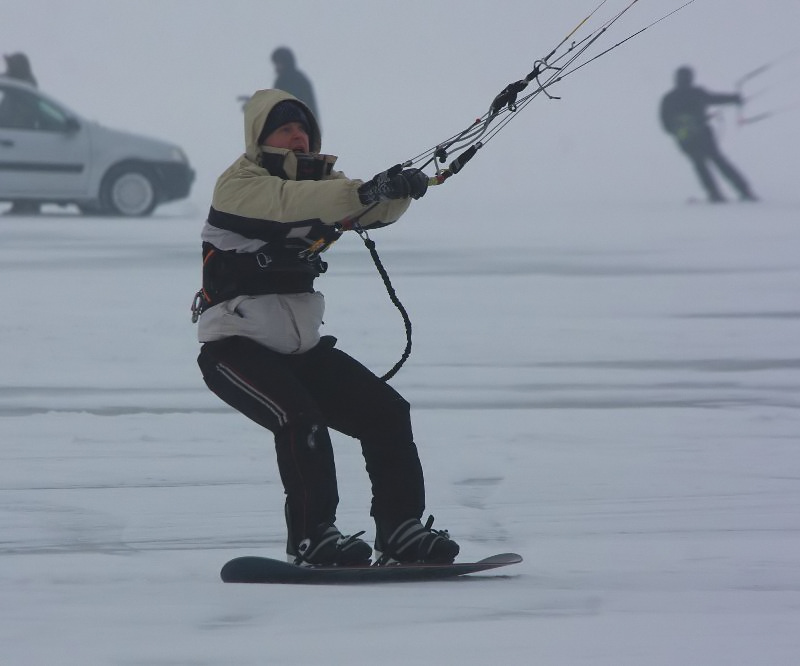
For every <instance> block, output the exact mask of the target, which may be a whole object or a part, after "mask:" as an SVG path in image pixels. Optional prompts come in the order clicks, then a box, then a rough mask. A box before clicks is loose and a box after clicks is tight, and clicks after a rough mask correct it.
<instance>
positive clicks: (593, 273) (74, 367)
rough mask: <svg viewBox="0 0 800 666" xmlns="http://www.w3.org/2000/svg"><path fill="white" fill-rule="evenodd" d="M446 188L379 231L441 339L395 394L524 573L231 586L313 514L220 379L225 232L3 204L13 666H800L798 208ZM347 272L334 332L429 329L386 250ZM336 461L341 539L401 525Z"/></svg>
mask: <svg viewBox="0 0 800 666" xmlns="http://www.w3.org/2000/svg"><path fill="white" fill-rule="evenodd" d="M435 196H441V195H440V193H439V192H438V191H437V192H436V193H435V194H434V193H432V194H430V195H429V197H435ZM427 201H428V199H426V200H424V201H423V202H419V203H418V204H415V207H414V209H413V210H412V212H411V213H409V215H408V216H407V218H406V219H404V220H403V221H402V222H401V223H398V224H397V225H395V227H393V228H390V229H387V230H383V231H379V232H375V233H373V234H372V236H373V238H374V240H376V241H377V243H378V249H379V251H380V252H381V256H382V258H383V260H384V262H385V264H386V267H387V268H388V270H389V272H390V274H391V276H392V278H393V281H394V284H395V287H396V289H397V292H398V294H399V296H400V298H401V299H402V300H403V302H404V304H405V305H406V307H407V309H408V311H409V313H410V315H411V318H412V321H413V326H414V328H413V331H414V350H413V354H412V356H411V359H410V361H409V362H408V364H407V365H406V367H405V368H404V369H403V370H402V371H401V372H400V374H399V375H398V376H397V377H396V378H395V380H393V384H394V385H395V386H396V387H397V388H398V389H399V390H400V391H401V392H402V393H403V394H404V395H405V396H406V397H407V398H408V399H409V400H410V401H411V403H412V405H413V406H414V412H413V416H414V423H415V434H416V439H417V442H418V445H419V448H420V451H421V455H422V458H423V463H424V465H425V469H426V476H427V482H428V501H429V510H430V512H432V513H433V514H434V515H435V516H436V519H437V525H439V526H441V527H446V528H448V529H449V530H450V531H451V533H452V534H453V536H454V537H455V538H456V539H457V540H458V541H459V542H460V543H461V545H462V556H461V559H464V560H468V559H475V558H480V557H484V556H486V555H489V554H492V553H495V552H504V551H514V552H519V553H521V554H522V555H523V556H524V557H525V561H524V563H522V564H521V565H517V566H515V567H512V568H509V569H505V570H502V572H499V573H498V574H492V575H485V576H475V577H472V578H470V579H465V580H458V581H450V582H441V583H420V584H417V583H414V584H404V585H378V586H358V587H293V586H239V585H225V584H223V583H222V582H220V580H219V577H218V572H219V568H220V567H221V566H222V564H223V563H224V562H225V561H226V560H228V559H229V558H231V557H234V556H238V555H243V554H253V553H261V554H267V555H280V553H281V552H282V548H283V529H284V526H283V518H282V490H281V487H280V483H279V479H278V476H277V473H276V468H275V464H274V452H273V447H272V443H271V439H270V437H269V434H268V433H265V432H263V431H261V430H260V429H259V428H258V427H257V426H255V425H254V424H252V423H250V422H249V421H247V420H246V419H244V418H243V417H241V416H240V415H238V414H236V413H234V412H232V411H231V410H229V409H228V408H227V407H225V406H224V405H223V404H222V403H221V402H219V401H218V400H217V399H216V398H215V397H214V396H213V395H212V394H211V393H210V392H208V391H207V389H206V388H205V387H204V385H203V383H202V380H201V378H200V374H199V371H198V370H197V368H196V365H195V362H194V359H195V356H196V353H197V343H196V341H195V328H194V327H193V326H192V324H191V323H190V319H189V304H190V301H191V298H192V295H193V293H194V291H195V290H196V289H197V287H198V286H199V285H198V281H199V250H200V248H199V240H198V233H199V229H200V226H201V223H202V218H203V215H202V213H191V212H190V211H181V210H180V209H179V211H178V212H174V211H173V212H170V211H166V212H161V213H160V214H158V215H157V216H155V217H153V218H151V219H146V220H135V221H127V220H114V219H92V218H81V217H78V216H74V215H70V214H61V213H59V212H57V210H56V209H53V210H52V211H49V212H48V213H47V214H46V215H43V216H41V217H40V218H30V219H26V218H13V217H8V216H6V217H4V218H0V271H2V272H1V274H2V277H3V291H4V294H3V316H2V318H0V339H2V345H1V346H0V441H1V442H2V444H0V598H1V599H2V604H0V662H2V663H3V664H10V665H11V664H13V665H15V666H16V665H25V666H27V665H37V666H38V665H40V664H59V665H71V664H76V665H78V664H80V665H86V664H114V665H121V666H129V665H132V664H153V665H162V664H163V665H178V664H180V665H184V664H192V665H195V664H196V665H204V664H209V665H210V664H213V665H219V664H236V665H237V666H245V665H250V664H252V665H256V664H258V665H262V664H278V665H282V664H292V665H297V666H299V665H304V664H309V665H318V664H348V665H349V664H375V663H378V664H384V665H386V666H393V665H401V664H402V665H406V664H412V663H417V664H436V665H444V664H458V665H459V666H470V665H476V666H477V665H481V666H483V665H485V664H498V663H519V664H522V663H525V664H528V663H531V664H559V665H567V664H569V665H574V664H592V665H599V666H605V665H608V666H642V665H643V664H647V665H648V666H656V665H658V666H661V665H663V666H675V665H676V664H681V665H683V664H693V665H695V664H696V665H702V666H707V665H710V664H725V665H726V666H732V665H752V664H770V665H771V666H776V665H787V666H788V665H789V664H795V663H797V655H798V653H799V652H800V638H798V635H797V631H796V629H797V627H798V626H799V625H800V453H798V451H797V446H798V442H799V440H800V437H798V435H800V353H798V340H800V302H798V285H800V254H798V247H800V226H799V225H798V224H797V220H798V219H800V216H799V215H798V213H799V212H800V205H798V204H796V203H795V204H792V203H783V204H781V203H776V202H766V203H762V204H757V205H746V206H742V205H738V204H730V205H726V206H719V207H709V206H705V205H685V204H683V203H674V204H664V203H652V204H643V203H630V204H615V205H612V204H608V205H599V204H597V205H592V206H589V205H580V204H577V203H575V204H568V205H555V204H547V203H541V202H537V203H536V204H535V205H531V206H529V207H527V208H525V207H522V206H520V207H517V208H516V210H517V211H518V213H516V218H514V216H513V215H512V216H511V218H510V219H509V214H508V212H505V213H504V214H503V215H502V216H500V215H495V216H494V217H493V216H492V215H491V213H488V212H487V211H465V210H463V209H460V208H458V206H454V207H453V215H452V216H451V217H449V218H443V217H441V216H438V215H432V214H431V212H430V211H431V210H433V208H427V207H426V203H427ZM450 203H454V202H450ZM328 259H329V261H330V264H331V268H330V270H329V272H328V274H327V275H325V276H324V277H323V278H322V279H321V281H320V283H319V286H320V288H321V289H322V290H323V291H324V292H325V294H326V296H327V301H328V313H327V317H326V332H327V333H331V334H334V335H336V336H337V337H338V338H339V341H340V342H339V344H340V346H341V347H342V348H344V349H346V350H348V351H350V352H352V353H354V354H355V355H356V356H358V357H359V358H361V359H362V360H363V361H364V362H366V363H367V364H368V365H370V367H372V368H373V369H375V371H376V372H383V371H385V370H386V369H388V368H389V367H391V365H392V364H393V363H394V362H395V360H396V359H397V358H398V356H399V354H400V352H401V351H402V348H403V343H404V337H403V326H402V322H401V319H400V317H399V315H398V314H397V312H396V311H395V310H394V309H393V307H392V306H391V304H390V303H389V301H388V298H387V297H386V295H385V292H384V291H383V286H382V284H381V282H380V279H379V278H378V277H377V275H376V273H375V272H374V269H373V267H372V264H371V262H370V259H369V255H368V254H367V252H366V250H365V249H364V248H363V246H362V245H361V242H360V240H359V239H358V238H357V237H355V236H348V237H346V238H344V239H343V240H342V241H340V242H339V243H338V244H337V245H336V246H335V247H334V248H333V249H332V250H331V251H330V253H329V255H328ZM334 445H335V449H336V454H337V464H338V468H339V475H340V491H341V495H342V502H341V507H340V512H339V525H340V526H341V527H342V529H343V530H345V531H349V532H352V531H355V530H359V529H366V530H367V533H368V535H372V534H373V526H372V525H371V523H370V520H369V517H368V515H367V513H368V501H369V497H368V495H369V488H368V484H367V479H366V474H365V472H364V470H363V464H362V461H361V457H360V453H359V451H358V446H357V443H355V442H354V441H352V440H349V439H347V438H343V437H341V436H338V435H337V436H336V437H335V439H334Z"/></svg>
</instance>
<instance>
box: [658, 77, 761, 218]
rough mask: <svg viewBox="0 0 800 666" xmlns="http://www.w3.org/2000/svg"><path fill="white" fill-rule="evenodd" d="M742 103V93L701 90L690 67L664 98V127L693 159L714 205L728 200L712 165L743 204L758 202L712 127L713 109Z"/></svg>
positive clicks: (662, 116)
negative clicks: (711, 114) (711, 167)
mask: <svg viewBox="0 0 800 666" xmlns="http://www.w3.org/2000/svg"><path fill="white" fill-rule="evenodd" d="M742 101H743V100H742V96H741V95H739V94H735V93H730V94H726V93H711V92H708V91H706V90H704V89H703V88H698V87H697V86H695V85H694V72H693V71H692V69H691V68H690V67H679V68H678V70H677V71H676V72H675V87H674V88H673V89H672V90H670V91H669V92H668V93H667V94H666V95H664V97H663V98H662V99H661V108H660V115H661V125H662V126H663V128H664V129H665V130H666V131H667V133H669V134H671V135H672V136H673V137H674V138H675V140H676V141H677V142H678V147H679V148H680V149H681V151H683V153H684V154H685V155H686V156H687V157H688V158H689V160H690V161H691V163H692V165H693V166H694V169H695V171H696V172H697V176H698V177H699V178H700V183H701V184H702V186H703V189H704V190H705V191H706V194H707V195H708V200H709V201H711V202H713V203H718V202H722V201H725V197H723V196H722V193H721V192H720V191H719V187H718V186H717V183H716V180H715V179H714V176H713V174H712V173H711V169H710V168H709V164H713V165H715V166H716V167H717V169H718V170H719V172H720V173H721V174H722V175H723V177H724V178H725V179H726V180H727V181H728V182H729V183H730V184H731V185H732V186H733V188H734V189H735V190H736V191H737V192H738V193H739V197H740V199H742V201H755V200H756V197H755V196H754V195H753V193H752V191H751V190H750V186H749V185H748V183H747V181H746V180H745V179H744V176H742V175H741V174H740V173H739V171H737V169H736V167H734V166H733V164H731V163H730V162H729V161H728V160H727V159H726V158H725V156H724V155H723V154H722V153H721V152H720V150H719V147H718V146H717V141H716V139H715V138H714V132H713V131H712V129H711V126H710V125H709V124H708V114H707V109H708V107H709V106H713V105H717V104H742Z"/></svg>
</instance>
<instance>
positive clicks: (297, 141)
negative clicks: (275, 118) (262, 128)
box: [262, 122, 309, 153]
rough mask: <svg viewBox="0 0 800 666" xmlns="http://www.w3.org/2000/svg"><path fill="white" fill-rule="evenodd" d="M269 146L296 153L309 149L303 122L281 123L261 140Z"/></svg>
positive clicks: (305, 151)
mask: <svg viewBox="0 0 800 666" xmlns="http://www.w3.org/2000/svg"><path fill="white" fill-rule="evenodd" d="M262 145H264V146H270V147H271V148H285V149H287V150H292V151H294V152H296V153H307V152H308V151H309V138H308V134H307V133H306V129H305V126H304V125H303V123H299V122H290V123H285V124H283V125H281V126H280V127H279V128H278V129H276V130H275V131H274V132H272V133H271V134H269V135H267V138H266V139H264V141H263V142H262Z"/></svg>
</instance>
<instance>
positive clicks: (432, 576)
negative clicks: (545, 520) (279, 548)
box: [220, 553, 522, 584]
mask: <svg viewBox="0 0 800 666" xmlns="http://www.w3.org/2000/svg"><path fill="white" fill-rule="evenodd" d="M519 562H522V556H520V555H517V554H516V553H501V554H499V555H492V556H491V557H487V558H486V559H483V560H479V561H477V562H454V563H452V564H394V565H388V566H381V567H376V566H362V567H299V566H297V565H294V564H290V563H289V562H284V561H282V560H275V559H272V558H270V557H258V556H254V555H248V556H245V557H236V558H234V559H232V560H230V561H229V562H227V563H226V564H225V566H223V567H222V570H221V571H220V577H221V578H222V580H223V581H224V582H226V583H294V584H347V583H408V582H418V581H426V580H444V579H447V578H456V577H458V576H463V575H465V574H471V573H479V572H481V571H488V570H490V569H497V568H499V567H505V566H508V565H509V564H518V563H519Z"/></svg>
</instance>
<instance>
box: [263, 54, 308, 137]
mask: <svg viewBox="0 0 800 666" xmlns="http://www.w3.org/2000/svg"><path fill="white" fill-rule="evenodd" d="M272 64H273V65H274V66H275V83H273V84H272V87H273V88H277V89H278V90H283V91H285V92H288V93H289V94H290V95H294V96H295V97H297V99H299V100H300V101H301V102H305V104H306V106H308V108H309V109H311V113H313V114H314V117H315V118H316V119H317V122H319V111H318V110H317V101H316V99H315V98H314V87H313V86H312V85H311V81H310V80H309V78H308V77H307V76H306V75H305V74H303V72H301V71H300V70H299V69H297V64H296V61H295V57H294V53H293V52H292V50H291V49H288V48H286V47H285V46H281V47H279V48H277V49H275V50H274V51H273V52H272Z"/></svg>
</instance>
